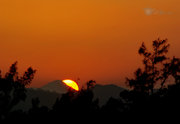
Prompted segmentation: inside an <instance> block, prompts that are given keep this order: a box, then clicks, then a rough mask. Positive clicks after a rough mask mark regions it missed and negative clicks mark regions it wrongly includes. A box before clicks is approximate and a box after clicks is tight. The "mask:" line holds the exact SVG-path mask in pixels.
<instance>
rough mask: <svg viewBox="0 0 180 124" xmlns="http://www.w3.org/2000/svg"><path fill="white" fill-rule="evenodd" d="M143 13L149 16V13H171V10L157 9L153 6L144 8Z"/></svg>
mask: <svg viewBox="0 0 180 124" xmlns="http://www.w3.org/2000/svg"><path fill="white" fill-rule="evenodd" d="M144 13H145V15H147V16H150V15H171V14H172V12H170V11H168V12H167V11H163V10H158V9H155V8H144Z"/></svg>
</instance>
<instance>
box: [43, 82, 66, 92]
mask: <svg viewBox="0 0 180 124" xmlns="http://www.w3.org/2000/svg"><path fill="white" fill-rule="evenodd" d="M40 89H42V90H45V91H50V92H56V93H61V94H63V93H66V92H67V86H66V85H65V84H64V83H63V82H62V81H61V80H55V81H52V82H50V83H48V84H46V85H44V86H42V87H40Z"/></svg>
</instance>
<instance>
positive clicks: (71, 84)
mask: <svg viewBox="0 0 180 124" xmlns="http://www.w3.org/2000/svg"><path fill="white" fill-rule="evenodd" d="M62 82H63V83H65V84H66V85H67V86H68V87H70V88H72V89H74V90H76V91H79V86H78V84H77V83H76V82H75V81H73V80H70V79H66V80H63V81H62Z"/></svg>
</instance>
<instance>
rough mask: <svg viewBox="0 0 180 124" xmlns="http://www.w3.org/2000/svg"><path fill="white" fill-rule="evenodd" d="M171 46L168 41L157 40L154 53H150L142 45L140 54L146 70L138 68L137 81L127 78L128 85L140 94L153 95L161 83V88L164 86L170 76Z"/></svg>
mask: <svg viewBox="0 0 180 124" xmlns="http://www.w3.org/2000/svg"><path fill="white" fill-rule="evenodd" d="M169 46H170V45H169V44H168V43H167V39H165V40H160V39H157V40H155V41H153V43H152V51H149V50H148V49H147V48H146V46H145V44H144V43H142V45H141V47H140V49H139V54H140V55H142V56H143V65H144V68H143V69H141V68H138V69H137V71H136V72H135V73H134V74H135V79H129V78H127V84H128V86H130V87H131V88H133V90H135V91H138V92H146V93H151V94H153V92H154V88H155V87H156V85H157V84H158V83H159V82H160V84H161V87H163V86H164V84H165V81H166V79H167V78H168V76H169V73H170V72H169V71H170V70H169V68H168V67H169V66H170V65H171V64H172V63H171V64H170V63H168V60H169V58H168V57H167V53H168V49H169Z"/></svg>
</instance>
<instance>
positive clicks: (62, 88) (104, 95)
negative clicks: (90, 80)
mask: <svg viewBox="0 0 180 124" xmlns="http://www.w3.org/2000/svg"><path fill="white" fill-rule="evenodd" d="M67 89H68V87H67V86H66V85H65V84H64V83H63V82H62V81H61V80H55V81H52V82H50V83H48V84H46V85H44V86H42V87H40V88H27V98H26V100H25V101H21V102H20V103H19V104H18V105H16V107H15V108H14V109H15V110H17V109H22V110H24V111H27V110H29V108H31V107H32V103H31V102H32V99H34V98H39V100H40V106H47V107H48V108H52V106H53V104H54V103H55V101H56V99H57V98H60V97H61V96H62V94H64V93H66V92H67ZM123 90H125V89H124V88H121V87H119V86H116V85H113V84H110V85H100V84H96V85H95V87H94V88H93V93H94V99H97V98H98V99H99V105H100V106H103V105H105V103H106V102H107V101H108V99H109V98H111V97H112V98H118V97H119V94H120V92H122V91H123Z"/></svg>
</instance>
